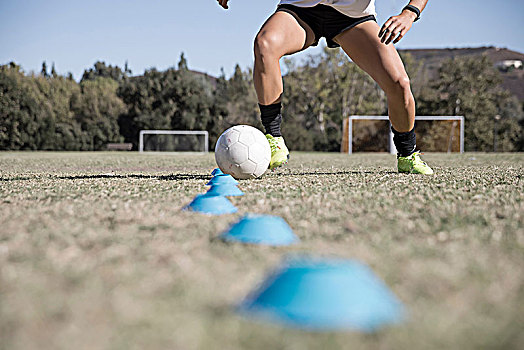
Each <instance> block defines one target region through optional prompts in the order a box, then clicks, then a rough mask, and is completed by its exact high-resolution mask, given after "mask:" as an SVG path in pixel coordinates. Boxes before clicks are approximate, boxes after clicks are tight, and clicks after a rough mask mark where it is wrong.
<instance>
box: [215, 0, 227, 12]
mask: <svg viewBox="0 0 524 350" xmlns="http://www.w3.org/2000/svg"><path fill="white" fill-rule="evenodd" d="M228 1H229V0H217V2H218V4H219V5H220V6H222V7H223V8H225V9H226V10H227V9H228V8H229V6H227V2H228Z"/></svg>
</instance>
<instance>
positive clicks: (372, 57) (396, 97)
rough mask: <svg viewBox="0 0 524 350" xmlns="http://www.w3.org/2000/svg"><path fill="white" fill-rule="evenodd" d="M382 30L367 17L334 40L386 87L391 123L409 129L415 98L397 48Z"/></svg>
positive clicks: (395, 126) (381, 85) (396, 127)
mask: <svg viewBox="0 0 524 350" xmlns="http://www.w3.org/2000/svg"><path fill="white" fill-rule="evenodd" d="M379 30H380V28H379V26H378V24H377V23H376V22H374V21H367V22H364V23H361V24H359V25H357V26H356V27H354V28H351V29H349V30H347V31H345V32H343V33H341V34H339V35H338V36H336V37H335V38H334V41H336V42H337V43H338V44H339V45H340V46H341V47H342V49H343V50H344V51H345V52H346V53H347V54H348V56H349V57H350V58H351V59H352V60H353V62H355V63H356V64H357V65H358V66H359V67H360V68H362V69H363V70H364V71H366V72H367V73H368V74H369V75H370V76H371V77H372V78H373V79H374V80H375V81H376V82H377V83H378V84H379V85H380V87H381V88H382V90H384V92H385V93H386V96H387V98H388V111H389V119H390V121H391V124H392V125H393V128H394V129H395V130H396V131H398V132H400V133H405V132H408V131H411V130H412V129H413V127H414V125H415V99H414V98H413V94H412V93H411V88H410V82H409V78H408V75H407V73H406V70H405V69H404V64H403V63H402V60H401V59H400V56H399V55H398V53H397V50H396V49H395V47H394V46H393V45H385V44H383V43H381V42H380V38H379V37H378V32H379Z"/></svg>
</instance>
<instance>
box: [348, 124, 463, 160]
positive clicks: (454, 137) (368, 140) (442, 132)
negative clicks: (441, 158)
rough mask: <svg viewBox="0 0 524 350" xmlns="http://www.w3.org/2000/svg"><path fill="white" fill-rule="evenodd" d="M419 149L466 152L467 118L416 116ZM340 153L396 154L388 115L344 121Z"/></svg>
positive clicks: (425, 150)
mask: <svg viewBox="0 0 524 350" xmlns="http://www.w3.org/2000/svg"><path fill="white" fill-rule="evenodd" d="M415 122H416V129H415V130H416V132H417V148H418V149H421V150H423V151H424V152H448V153H450V152H460V153H462V152H464V117H462V116H417V117H415ZM340 151H341V152H343V153H350V154H351V153H353V152H390V153H391V154H396V153H397V150H396V148H395V144H394V143H393V133H392V132H391V124H390V122H389V118H388V117H387V116H366V115H353V116H350V117H348V118H345V119H344V121H343V131H342V143H341V147H340Z"/></svg>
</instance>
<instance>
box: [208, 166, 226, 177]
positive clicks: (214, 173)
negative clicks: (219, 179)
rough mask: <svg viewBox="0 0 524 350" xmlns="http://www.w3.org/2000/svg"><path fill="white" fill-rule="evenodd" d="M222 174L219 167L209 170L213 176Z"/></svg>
mask: <svg viewBox="0 0 524 350" xmlns="http://www.w3.org/2000/svg"><path fill="white" fill-rule="evenodd" d="M222 174H224V173H223V172H222V170H220V168H215V169H213V171H212V172H211V175H213V176H217V175H222Z"/></svg>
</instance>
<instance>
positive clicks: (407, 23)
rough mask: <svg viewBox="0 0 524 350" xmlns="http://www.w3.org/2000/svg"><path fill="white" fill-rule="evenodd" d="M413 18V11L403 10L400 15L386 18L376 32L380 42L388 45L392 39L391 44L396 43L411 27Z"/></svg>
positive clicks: (414, 15) (414, 16)
mask: <svg viewBox="0 0 524 350" xmlns="http://www.w3.org/2000/svg"><path fill="white" fill-rule="evenodd" d="M415 18H417V15H416V14H415V13H413V12H411V11H407V10H404V11H403V12H402V13H401V14H400V15H398V16H393V17H391V18H390V19H388V20H387V21H386V23H384V25H383V26H382V28H380V31H379V32H378V37H379V38H380V42H382V43H385V44H386V45H388V44H389V43H390V42H391V41H392V40H393V39H394V40H393V44H396V43H398V42H399V41H400V39H402V38H403V37H404V35H406V33H407V32H408V30H410V29H411V26H412V25H413V22H414V21H415Z"/></svg>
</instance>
